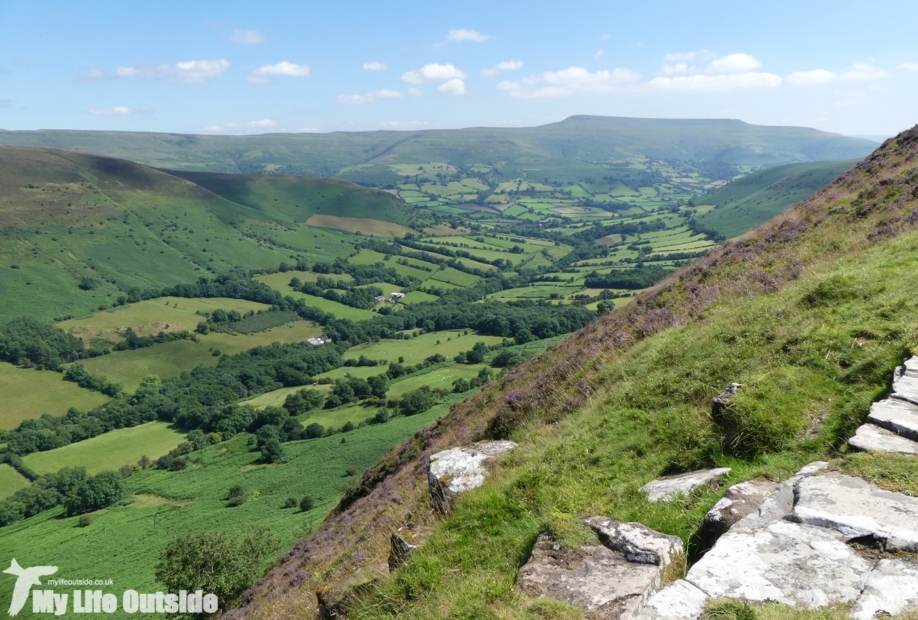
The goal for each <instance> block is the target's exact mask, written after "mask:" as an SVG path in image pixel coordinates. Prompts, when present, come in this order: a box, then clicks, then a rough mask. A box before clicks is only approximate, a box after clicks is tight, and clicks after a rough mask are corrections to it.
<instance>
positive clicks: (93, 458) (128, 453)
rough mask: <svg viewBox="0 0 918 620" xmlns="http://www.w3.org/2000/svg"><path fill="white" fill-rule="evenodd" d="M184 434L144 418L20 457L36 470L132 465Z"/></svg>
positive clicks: (173, 443) (163, 450) (177, 441)
mask: <svg viewBox="0 0 918 620" xmlns="http://www.w3.org/2000/svg"><path fill="white" fill-rule="evenodd" d="M184 437H185V436H184V434H182V433H180V432H179V431H177V430H175V429H174V428H172V427H171V426H170V425H169V424H167V423H165V422H147V423H146V424H141V425H140V426H135V427H133V428H122V429H118V430H114V431H110V432H108V433H105V434H104V435H99V436H98V437H93V438H92V439H87V440H85V441H80V442H77V443H72V444H70V445H69V446H64V447H62V448H55V449H54V450H48V451H47V452H35V453H34V454H30V455H28V456H26V457H25V458H23V461H25V464H26V465H27V466H28V467H29V468H31V469H33V470H35V471H36V472H38V473H40V474H47V473H50V472H53V471H57V470H58V469H60V468H62V467H85V468H86V470H87V471H88V472H89V473H91V474H92V473H96V472H100V471H105V470H108V469H118V468H119V467H121V466H122V465H133V464H135V463H137V461H139V460H140V457H142V456H144V455H146V456H147V457H149V458H150V459H152V460H155V459H157V458H159V457H161V456H162V455H164V454H166V453H167V452H169V450H171V449H172V448H174V447H175V446H177V445H178V444H180V443H181V442H182V441H183V440H184Z"/></svg>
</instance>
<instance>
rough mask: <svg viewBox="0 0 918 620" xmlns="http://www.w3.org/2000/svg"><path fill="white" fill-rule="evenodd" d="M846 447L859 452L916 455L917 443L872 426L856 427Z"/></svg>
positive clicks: (917, 450) (917, 451) (917, 452)
mask: <svg viewBox="0 0 918 620" xmlns="http://www.w3.org/2000/svg"><path fill="white" fill-rule="evenodd" d="M848 446H849V447H851V448H854V449H855V450H860V451H861V452H895V453H898V454H918V443H916V442H914V441H912V440H910V439H906V438H905V437H901V436H899V435H898V434H897V433H894V432H892V431H888V430H886V429H885V428H880V427H879V426H876V425H874V424H864V425H862V426H860V427H858V429H857V431H856V432H855V433H854V437H852V438H851V439H849V440H848Z"/></svg>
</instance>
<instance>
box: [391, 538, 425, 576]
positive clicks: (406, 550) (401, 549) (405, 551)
mask: <svg viewBox="0 0 918 620" xmlns="http://www.w3.org/2000/svg"><path fill="white" fill-rule="evenodd" d="M429 536H430V530H429V529H428V528H415V527H401V528H399V529H398V531H397V532H392V535H391V536H390V537H389V571H390V572H395V571H396V570H398V567H399V566H401V565H402V564H404V563H405V560H407V559H408V558H409V557H411V554H412V553H414V551H415V549H417V548H418V547H420V546H421V544H422V543H423V542H424V541H425V540H427V538H428V537H429Z"/></svg>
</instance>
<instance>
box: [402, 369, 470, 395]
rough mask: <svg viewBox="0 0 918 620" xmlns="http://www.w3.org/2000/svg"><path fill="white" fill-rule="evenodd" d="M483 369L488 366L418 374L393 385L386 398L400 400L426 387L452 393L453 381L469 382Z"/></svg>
mask: <svg viewBox="0 0 918 620" xmlns="http://www.w3.org/2000/svg"><path fill="white" fill-rule="evenodd" d="M482 368H487V366H485V365H484V364H453V365H450V366H446V367H443V368H437V369H436V370H432V371H431V372H426V373H418V374H416V375H412V376H410V377H406V378H405V379H402V380H401V381H398V382H396V383H393V384H392V387H390V388H389V391H388V392H387V393H386V397H387V398H399V397H401V396H404V395H405V394H407V393H408V392H411V391H413V390H416V389H418V388H421V387H425V386H426V387H429V388H430V389H432V390H436V389H444V390H449V391H452V389H453V381H455V380H456V379H465V380H467V381H469V380H471V379H474V378H475V377H477V376H478V373H479V372H480V371H481V369H482Z"/></svg>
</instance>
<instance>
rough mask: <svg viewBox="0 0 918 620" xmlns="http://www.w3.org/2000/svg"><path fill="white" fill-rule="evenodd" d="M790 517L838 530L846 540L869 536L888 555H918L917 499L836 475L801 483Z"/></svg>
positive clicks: (807, 479) (817, 477)
mask: <svg viewBox="0 0 918 620" xmlns="http://www.w3.org/2000/svg"><path fill="white" fill-rule="evenodd" d="M795 496H796V501H795V503H794V511H793V514H792V517H791V518H793V519H794V520H796V521H798V522H800V523H806V524H809V525H816V526H819V527H822V528H831V529H833V530H837V531H838V532H840V533H841V534H842V535H844V536H845V537H847V538H848V539H852V538H861V537H864V536H871V537H873V538H874V539H877V540H881V541H884V542H885V548H886V550H887V551H912V552H918V499H916V498H914V497H909V496H907V495H903V494H902V493H893V492H891V491H885V490H883V489H881V488H879V487H877V486H875V485H872V484H870V483H868V482H866V481H864V480H862V479H860V478H854V477H852V476H846V475H844V474H839V473H834V472H833V473H829V474H825V475H823V476H812V477H810V478H804V479H803V480H801V481H800V482H799V483H798V484H797V487H796V490H795Z"/></svg>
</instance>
